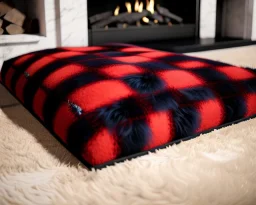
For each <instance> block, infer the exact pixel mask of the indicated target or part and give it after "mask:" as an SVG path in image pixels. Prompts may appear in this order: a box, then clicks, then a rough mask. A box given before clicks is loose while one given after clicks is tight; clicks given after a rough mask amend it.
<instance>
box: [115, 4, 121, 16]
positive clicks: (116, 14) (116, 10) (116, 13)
mask: <svg viewBox="0 0 256 205" xmlns="http://www.w3.org/2000/svg"><path fill="white" fill-rule="evenodd" d="M119 10H120V6H117V7H116V9H115V11H114V15H115V16H118V14H119Z"/></svg>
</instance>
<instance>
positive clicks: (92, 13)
mask: <svg viewBox="0 0 256 205" xmlns="http://www.w3.org/2000/svg"><path fill="white" fill-rule="evenodd" d="M197 2H198V0H190V1H186V0H180V1H170V0H107V1H102V2H100V4H99V2H97V1H95V0H88V17H89V18H88V21H89V22H88V25H89V43H90V45H99V44H102V43H108V42H122V43H134V42H136V43H139V42H146V41H157V40H168V39H176V38H194V37H196V35H197V32H198V3H197Z"/></svg>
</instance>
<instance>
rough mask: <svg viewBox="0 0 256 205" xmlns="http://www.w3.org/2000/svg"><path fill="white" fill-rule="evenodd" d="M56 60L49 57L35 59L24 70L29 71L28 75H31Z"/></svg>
mask: <svg viewBox="0 0 256 205" xmlns="http://www.w3.org/2000/svg"><path fill="white" fill-rule="evenodd" d="M54 61H56V59H55V58H51V57H47V56H46V57H42V58H41V59H39V60H37V61H35V62H34V63H32V64H31V65H30V66H29V67H28V68H27V69H26V72H28V73H29V75H30V76H31V75H33V74H34V73H36V72H37V71H39V70H41V69H42V68H44V67H45V66H47V65H48V64H50V63H52V62H54Z"/></svg>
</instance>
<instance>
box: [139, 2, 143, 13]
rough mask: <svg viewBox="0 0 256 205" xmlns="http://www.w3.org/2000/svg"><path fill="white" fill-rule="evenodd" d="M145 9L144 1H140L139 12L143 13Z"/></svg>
mask: <svg viewBox="0 0 256 205" xmlns="http://www.w3.org/2000/svg"><path fill="white" fill-rule="evenodd" d="M142 11H143V2H140V5H139V8H138V12H139V13H141V12H142Z"/></svg>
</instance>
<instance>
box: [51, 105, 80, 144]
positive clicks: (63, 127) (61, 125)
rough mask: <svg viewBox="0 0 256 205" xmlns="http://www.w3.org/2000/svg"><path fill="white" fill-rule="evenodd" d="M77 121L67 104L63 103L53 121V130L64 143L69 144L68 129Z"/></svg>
mask: <svg viewBox="0 0 256 205" xmlns="http://www.w3.org/2000/svg"><path fill="white" fill-rule="evenodd" d="M76 120H77V117H76V116H75V115H74V113H73V112H72V111H71V108H70V107H69V105H68V104H67V103H63V104H62V105H61V106H60V107H59V109H58V111H57V112H56V115H55V117H54V120H53V130H54V132H55V133H56V134H57V135H58V136H60V138H61V139H62V141H63V142H67V136H68V129H69V127H70V126H71V125H72V123H74V122H75V121H76Z"/></svg>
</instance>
